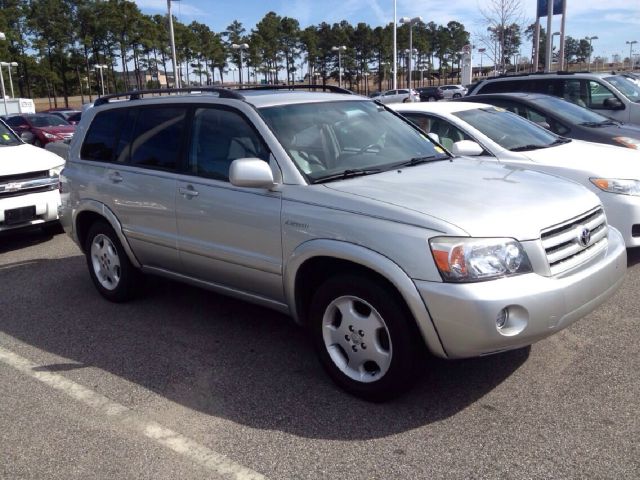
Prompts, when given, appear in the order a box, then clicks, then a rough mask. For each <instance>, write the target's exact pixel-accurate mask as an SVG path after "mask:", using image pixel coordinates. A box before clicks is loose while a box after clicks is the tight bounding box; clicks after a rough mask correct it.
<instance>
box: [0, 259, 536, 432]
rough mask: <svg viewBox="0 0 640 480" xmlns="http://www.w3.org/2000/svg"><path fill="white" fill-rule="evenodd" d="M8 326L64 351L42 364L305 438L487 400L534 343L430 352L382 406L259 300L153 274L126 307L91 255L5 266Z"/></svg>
mask: <svg viewBox="0 0 640 480" xmlns="http://www.w3.org/2000/svg"><path fill="white" fill-rule="evenodd" d="M0 285H12V286H13V287H12V288H11V289H4V288H3V289H2V290H1V291H0V305H4V307H3V309H4V313H3V315H2V317H1V318H0V331H3V332H4V333H6V334H8V335H10V336H12V337H14V338H17V339H19V340H20V341H22V342H25V343H27V344H29V345H32V346H34V347H36V348H39V349H42V350H45V351H48V352H51V353H53V354H56V355H59V356H61V357H63V358H62V359H59V360H56V361H55V362H52V364H51V365H43V366H40V367H38V368H39V369H40V370H42V371H58V372H62V374H64V372H67V371H73V370H76V369H83V368H86V367H95V368H99V369H102V370H104V371H107V372H110V373H112V374H114V375H117V376H118V377H120V378H123V379H126V380H128V381H130V382H134V383H136V384H138V385H140V386H142V387H144V388H145V389H148V390H150V391H153V392H155V393H157V394H158V395H161V396H163V397H165V398H167V399H169V400H171V401H173V402H177V403H179V404H181V405H183V406H185V407H188V408H191V409H195V410H197V411H199V412H202V413H204V414H206V415H212V416H216V417H223V418H226V419H229V420H231V421H233V422H237V423H240V424H243V425H246V426H249V427H251V428H257V429H270V430H278V431H283V432H287V433H291V434H294V435H298V436H302V437H307V438H322V439H336V440H358V439H370V438H382V437H386V436H388V435H393V434H396V433H400V432H404V431H408V430H411V429H415V428H418V427H420V426H423V425H427V424H430V423H433V422H437V421H440V420H443V419H445V418H447V417H450V416H452V415H455V414H456V413H458V412H460V411H462V410H464V409H465V408H467V407H469V406H470V405H472V404H473V403H475V402H477V401H479V400H480V399H481V398H482V397H483V396H484V395H486V394H487V393H488V392H490V391H491V390H492V389H494V388H495V387H496V386H497V385H499V384H500V383H501V382H503V381H504V380H505V379H507V378H508V377H509V376H510V375H511V374H512V373H513V372H514V371H516V370H517V369H518V368H519V367H520V366H521V365H522V364H523V363H524V362H525V361H526V360H527V358H528V355H529V349H528V348H527V349H520V350H516V351H513V352H507V353H502V354H499V355H494V356H489V357H483V358H478V359H473V360H464V361H444V360H431V361H429V362H428V363H425V365H424V372H423V374H422V376H421V378H420V379H418V382H417V385H416V387H415V388H414V389H413V390H411V391H410V392H409V393H408V394H406V395H404V396H402V397H401V398H399V399H396V400H394V401H390V402H387V403H383V404H371V403H368V402H364V401H362V400H359V399H357V398H354V397H352V396H349V395H348V394H346V393H344V392H343V391H341V390H339V389H338V388H337V387H335V386H334V385H333V384H332V383H331V381H330V380H329V378H328V377H327V376H326V375H325V374H324V372H323V371H322V368H321V367H320V365H319V363H318V362H317V360H316V358H315V354H314V351H313V347H312V345H311V342H310V341H309V339H308V336H307V334H306V331H305V330H304V329H302V328H300V327H298V326H296V325H294V324H293V323H292V322H291V321H290V320H289V319H288V318H287V317H285V316H283V315H281V314H278V313H276V312H273V311H271V310H267V309H264V308H261V307H258V306H255V305H251V304H248V303H245V302H242V301H238V300H234V299H230V298H227V297H223V296H220V295H217V294H214V293H211V292H209V291H205V290H201V289H198V288H194V287H190V286H186V285H182V284H178V283H175V282H171V281H166V280H162V279H157V278H152V279H149V280H148V282H147V286H146V292H145V294H144V295H143V296H142V297H141V298H139V299H138V300H135V301H132V302H129V303H126V304H113V303H109V302H107V301H105V300H104V299H103V298H102V297H100V296H99V294H98V293H97V292H96V291H95V289H94V287H93V285H92V283H91V281H90V279H89V275H88V273H87V271H86V266H85V263H84V258H83V257H82V256H76V257H68V258H63V259H51V260H34V261H32V262H22V263H15V264H9V265H5V266H4V267H3V268H2V269H0Z"/></svg>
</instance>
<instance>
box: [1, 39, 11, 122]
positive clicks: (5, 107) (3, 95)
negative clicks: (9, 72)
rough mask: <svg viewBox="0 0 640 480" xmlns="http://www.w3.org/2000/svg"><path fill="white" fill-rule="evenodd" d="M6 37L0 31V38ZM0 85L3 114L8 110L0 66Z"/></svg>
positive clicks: (7, 113)
mask: <svg viewBox="0 0 640 480" xmlns="http://www.w3.org/2000/svg"><path fill="white" fill-rule="evenodd" d="M6 39H7V37H6V35H5V34H4V33H3V32H0V40H6ZM0 87H2V101H3V102H4V114H5V115H9V110H8V109H7V95H6V93H5V92H4V77H3V75H2V69H1V68H0Z"/></svg>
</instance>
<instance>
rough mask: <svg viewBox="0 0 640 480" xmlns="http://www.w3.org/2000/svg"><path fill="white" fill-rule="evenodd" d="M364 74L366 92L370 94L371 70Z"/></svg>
mask: <svg viewBox="0 0 640 480" xmlns="http://www.w3.org/2000/svg"><path fill="white" fill-rule="evenodd" d="M362 76H363V77H364V94H365V95H367V96H369V72H364V73H363V74H362Z"/></svg>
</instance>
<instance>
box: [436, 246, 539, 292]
mask: <svg viewBox="0 0 640 480" xmlns="http://www.w3.org/2000/svg"><path fill="white" fill-rule="evenodd" d="M429 246H430V247H431V252H432V253H433V258H434V260H435V262H436V266H437V267H438V270H439V271H440V275H442V279H443V280H444V281H445V282H456V283H461V282H479V281H483V280H492V279H495V278H500V277H506V276H509V275H518V274H521V273H528V272H531V271H532V268H531V262H529V257H528V256H527V253H526V252H525V251H524V248H522V245H520V243H519V242H518V241H516V240H514V239H512V238H468V237H435V238H432V239H431V240H429Z"/></svg>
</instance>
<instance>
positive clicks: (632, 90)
mask: <svg viewBox="0 0 640 480" xmlns="http://www.w3.org/2000/svg"><path fill="white" fill-rule="evenodd" d="M605 80H606V81H607V82H609V83H610V84H611V85H613V86H614V87H616V88H617V89H618V90H620V93H622V94H623V95H624V96H625V97H627V98H628V99H629V100H631V101H632V102H640V87H639V86H638V85H636V84H635V83H633V82H632V81H631V80H629V79H628V78H625V77H623V76H622V75H615V76H613V77H606V78H605Z"/></svg>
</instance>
